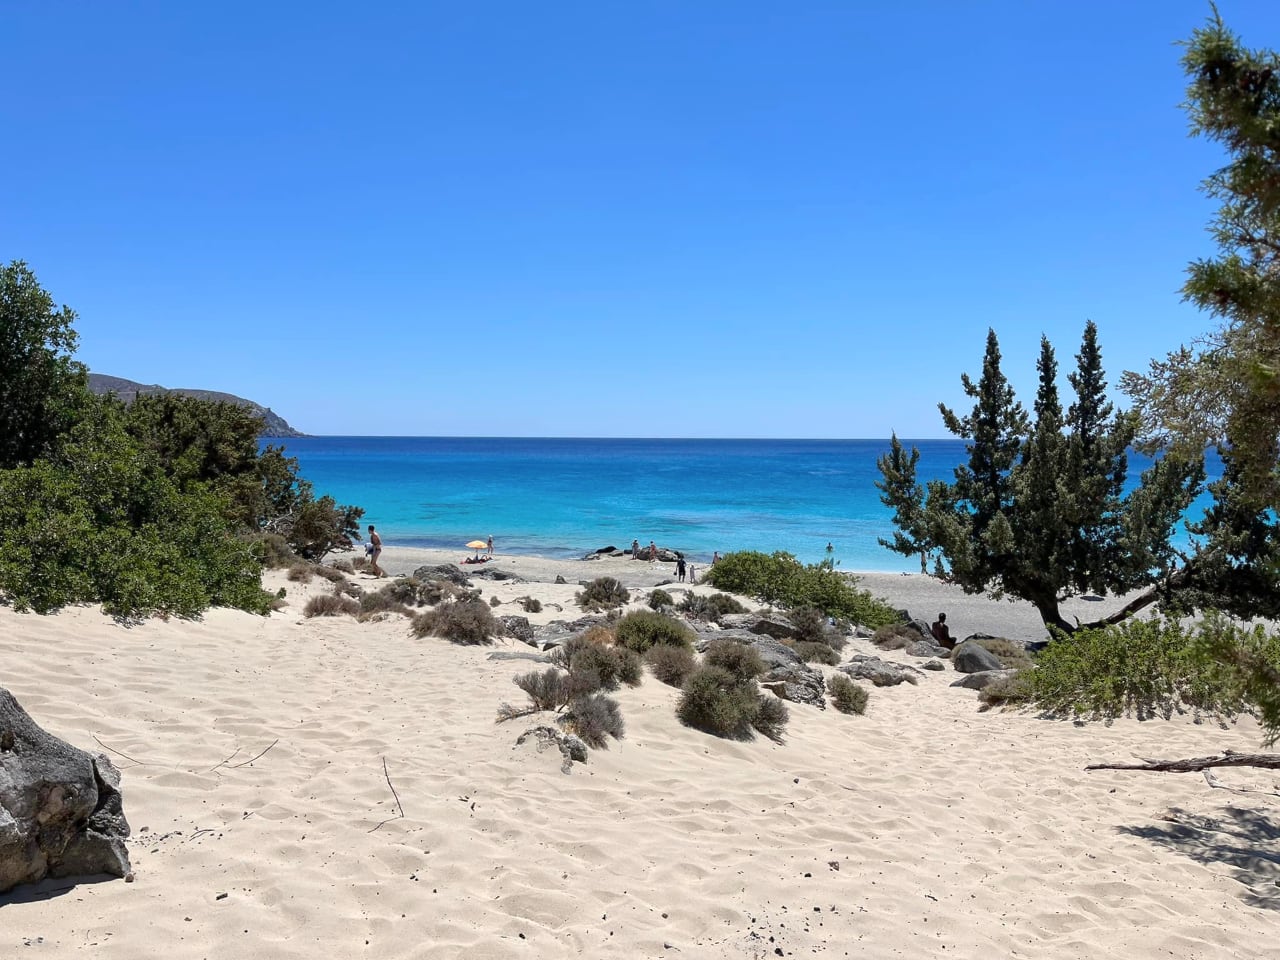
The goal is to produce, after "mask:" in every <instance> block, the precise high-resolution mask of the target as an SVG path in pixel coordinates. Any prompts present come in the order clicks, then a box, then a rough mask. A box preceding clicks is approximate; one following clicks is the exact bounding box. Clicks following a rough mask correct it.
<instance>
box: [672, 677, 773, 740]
mask: <svg viewBox="0 0 1280 960" xmlns="http://www.w3.org/2000/svg"><path fill="white" fill-rule="evenodd" d="M759 712H760V692H759V690H758V689H757V688H756V685H755V681H748V682H747V683H742V682H741V681H739V679H738V678H737V677H735V676H734V675H733V674H732V673H730V672H729V671H728V670H726V669H724V668H723V667H715V666H701V667H698V668H697V669H696V670H694V671H693V673H691V674H689V677H688V679H687V680H685V682H684V688H683V689H682V690H681V693H680V702H679V703H678V704H677V705H676V716H677V717H679V719H680V722H681V723H683V724H684V725H685V726H686V727H693V728H694V729H695V730H701V731H703V732H704V733H712V734H715V735H716V736H718V737H729V738H732V739H739V740H741V739H749V738H750V737H751V735H752V734H751V731H752V725H753V723H754V722H755V719H756V715H757V714H758V713H759Z"/></svg>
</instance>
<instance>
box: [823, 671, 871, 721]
mask: <svg viewBox="0 0 1280 960" xmlns="http://www.w3.org/2000/svg"><path fill="white" fill-rule="evenodd" d="M827 693H829V694H830V695H831V705H832V706H833V707H835V708H836V709H837V710H839V711H840V712H841V713H857V714H863V713H866V712H867V700H868V699H869V698H870V696H871V695H870V694H869V693H868V692H867V689H866V688H865V687H863V686H860V685H859V684H856V683H854V682H853V681H852V680H850V679H849V678H848V677H846V676H845V675H844V674H843V673H835V674H832V675H831V676H829V677H827Z"/></svg>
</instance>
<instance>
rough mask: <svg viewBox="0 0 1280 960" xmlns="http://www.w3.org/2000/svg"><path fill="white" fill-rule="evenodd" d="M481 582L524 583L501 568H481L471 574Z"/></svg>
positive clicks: (521, 579) (519, 577)
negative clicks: (513, 581) (507, 581)
mask: <svg viewBox="0 0 1280 960" xmlns="http://www.w3.org/2000/svg"><path fill="white" fill-rule="evenodd" d="M471 576H473V577H477V578H478V579H481V580H516V581H518V582H520V583H524V578H523V577H521V576H519V575H518V574H515V573H512V572H511V571H510V570H503V569H502V568H501V567H483V568H481V569H480V570H477V571H476V572H475V573H473V574H471Z"/></svg>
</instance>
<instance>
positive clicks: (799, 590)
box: [705, 550, 898, 626]
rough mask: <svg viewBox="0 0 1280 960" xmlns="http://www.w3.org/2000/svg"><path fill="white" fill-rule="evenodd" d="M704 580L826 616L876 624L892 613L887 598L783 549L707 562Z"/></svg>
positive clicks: (892, 617)
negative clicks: (875, 595)
mask: <svg viewBox="0 0 1280 960" xmlns="http://www.w3.org/2000/svg"><path fill="white" fill-rule="evenodd" d="M705 579H706V581H707V582H708V583H710V584H712V585H714V586H716V587H718V588H720V589H721V590H728V591H730V592H732V593H740V594H745V595H746V596H749V597H755V598H756V599H758V600H760V601H762V602H763V603H767V604H770V605H773V606H779V607H784V608H793V607H804V606H811V607H816V608H818V610H820V611H821V612H822V613H823V614H825V615H826V616H828V617H843V618H846V619H848V620H851V621H853V622H854V623H861V624H866V625H867V626H879V625H880V624H884V623H893V622H894V621H896V620H897V619H898V614H897V612H896V611H895V610H893V609H892V608H891V607H890V606H889V605H888V604H887V603H885V602H884V601H882V600H877V599H876V598H874V597H872V596H871V594H870V593H868V592H867V591H865V590H858V589H856V588H855V587H854V585H853V584H854V583H856V580H854V579H853V578H851V577H848V576H846V575H845V574H842V573H838V572H837V571H836V570H835V569H834V568H833V567H832V566H831V565H830V564H829V563H825V562H824V563H818V564H809V565H807V566H806V565H805V564H802V563H801V562H800V561H799V560H797V559H796V558H795V557H793V556H792V555H791V554H789V553H784V552H781V551H780V552H778V553H773V554H766V553H760V552H758V551H754V550H744V551H740V552H737V553H729V554H726V555H725V556H723V557H721V558H720V562H719V563H716V564H713V565H712V566H711V567H710V568H709V569H708V570H707V574H706V577H705Z"/></svg>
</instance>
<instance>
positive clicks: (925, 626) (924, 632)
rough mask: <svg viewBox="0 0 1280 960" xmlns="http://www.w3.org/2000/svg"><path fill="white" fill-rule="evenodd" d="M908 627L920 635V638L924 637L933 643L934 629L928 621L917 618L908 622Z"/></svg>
mask: <svg viewBox="0 0 1280 960" xmlns="http://www.w3.org/2000/svg"><path fill="white" fill-rule="evenodd" d="M907 626H908V627H910V628H911V629H912V630H914V631H915V632H916V633H918V634H920V636H922V637H924V638H925V639H926V640H928V641H929V642H930V643H932V642H933V628H932V627H931V626H930V625H929V623H928V622H927V621H925V620H921V619H920V618H919V617H915V618H913V619H911V620H909V621H907Z"/></svg>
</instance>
